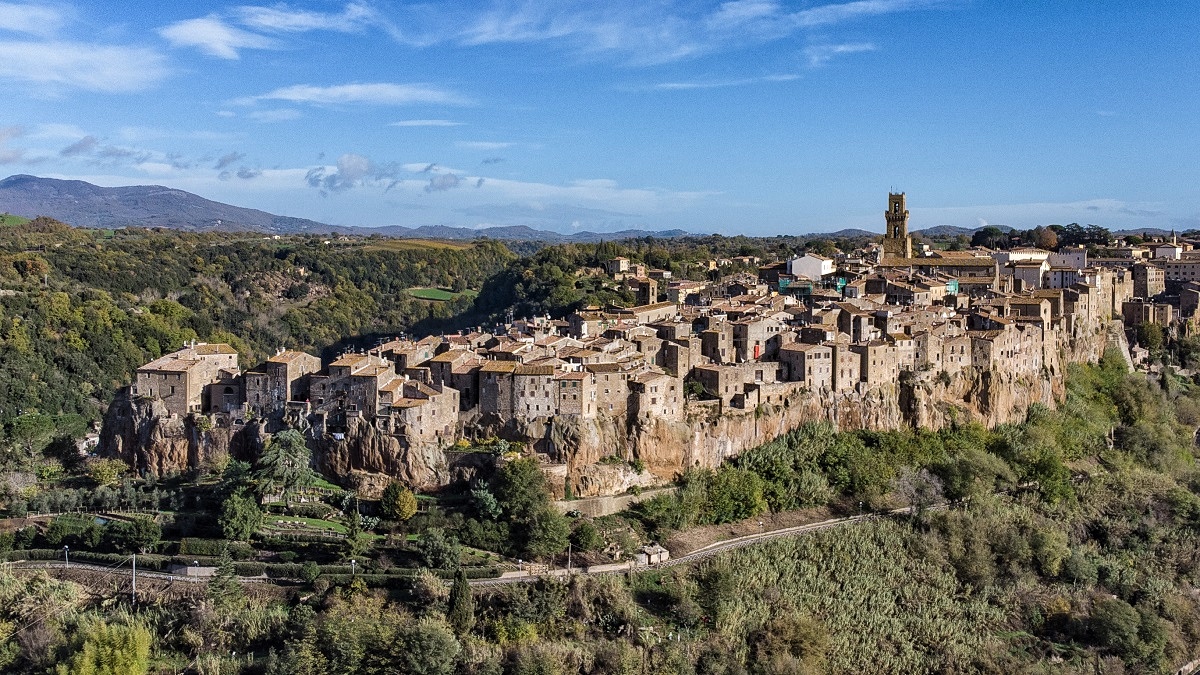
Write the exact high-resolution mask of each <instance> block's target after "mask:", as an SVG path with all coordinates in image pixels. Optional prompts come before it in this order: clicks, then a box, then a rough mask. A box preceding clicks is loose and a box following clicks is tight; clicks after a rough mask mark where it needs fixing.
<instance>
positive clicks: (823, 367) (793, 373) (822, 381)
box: [779, 342, 833, 390]
mask: <svg viewBox="0 0 1200 675" xmlns="http://www.w3.org/2000/svg"><path fill="white" fill-rule="evenodd" d="M779 362H780V363H781V364H783V365H784V372H783V375H784V377H785V379H787V380H789V381H791V382H803V383H804V384H805V386H806V387H808V388H809V389H813V390H816V389H822V388H826V389H832V388H833V347H831V346H829V345H814V344H805V343H803V342H792V343H789V344H786V345H784V346H782V347H780V348H779Z"/></svg>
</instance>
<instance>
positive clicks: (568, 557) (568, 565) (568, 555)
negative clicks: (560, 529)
mask: <svg viewBox="0 0 1200 675" xmlns="http://www.w3.org/2000/svg"><path fill="white" fill-rule="evenodd" d="M570 575H571V542H569V541H568V542H567V576H570Z"/></svg>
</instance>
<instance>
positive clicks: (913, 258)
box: [133, 194, 1200, 446]
mask: <svg viewBox="0 0 1200 675" xmlns="http://www.w3.org/2000/svg"><path fill="white" fill-rule="evenodd" d="M907 218H908V212H907V210H905V208H904V195H903V194H893V195H890V197H889V209H888V211H887V225H888V230H887V232H886V234H885V236H884V238H883V242H882V244H881V245H879V244H876V245H873V246H870V247H868V248H867V249H865V250H862V251H857V252H855V253H853V254H847V255H839V257H838V258H837V259H832V258H825V257H822V256H818V255H814V254H811V253H810V254H806V255H803V256H797V257H795V258H792V259H791V260H787V261H783V262H779V263H775V264H769V265H765V266H761V265H759V263H760V262H761V261H759V260H757V259H751V258H747V259H745V260H738V261H736V262H738V263H742V264H740V265H737V266H735V268H736V269H743V270H744V269H747V268H748V267H747V266H748V265H753V266H754V267H757V268H758V274H757V276H755V275H749V276H747V275H745V274H734V275H728V276H727V277H725V278H724V279H722V280H721V281H717V282H700V281H687V280H674V279H672V278H671V275H670V273H669V272H665V271H663V270H647V269H645V267H644V266H641V265H637V264H635V263H632V262H631V261H629V260H627V259H624V258H615V259H613V260H611V261H608V262H607V264H606V265H605V273H606V274H608V275H610V276H611V277H612V278H613V279H614V280H616V281H619V282H622V283H627V284H630V285H631V287H634V288H636V289H638V296H639V301H640V302H639V304H637V305H636V306H634V307H616V306H610V307H593V308H588V309H584V310H581V311H578V312H575V313H573V314H571V315H569V316H567V317H565V318H563V319H560V320H553V319H551V318H549V317H538V318H534V319H525V320H516V321H512V322H510V323H508V324H506V325H503V326H499V327H497V328H496V329H495V330H490V331H484V330H474V331H469V332H463V333H461V334H456V335H441V336H431V337H426V338H423V339H420V340H410V339H397V340H392V341H388V342H384V343H382V344H379V345H377V346H375V347H374V348H372V349H370V350H367V351H364V352H358V353H345V354H342V355H341V356H340V357H339V358H337V359H336V360H334V361H332V362H330V363H327V364H325V363H322V362H321V360H320V359H319V358H317V357H315V356H312V355H310V354H306V353H303V352H298V351H282V352H280V353H278V354H276V355H275V356H272V357H271V358H269V359H267V360H266V362H264V363H262V364H260V365H258V366H256V367H254V368H253V369H251V370H248V371H245V372H242V371H240V370H239V365H238V361H237V354H236V352H235V351H234V350H233V349H231V348H229V347H228V346H227V345H219V344H193V345H188V346H187V347H185V348H184V349H182V350H180V351H177V352H175V353H172V354H169V355H167V356H164V357H162V358H160V359H156V360H155V361H152V362H151V363H148V364H146V365H145V366H143V367H142V368H140V369H139V370H138V372H137V377H136V382H135V384H134V387H133V393H134V394H135V395H137V396H145V397H151V398H157V399H160V400H161V401H162V402H163V404H164V405H165V406H166V409H167V411H168V413H170V414H173V415H180V416H184V415H188V414H193V413H197V414H215V415H222V416H227V418H228V419H229V420H231V423H238V422H244V421H245V420H246V419H248V418H250V417H253V416H270V415H278V414H285V413H288V412H292V413H298V414H300V415H301V416H302V417H303V418H304V419H306V420H310V421H311V422H312V424H313V425H314V426H315V427H317V428H318V430H321V431H324V432H329V433H334V434H336V433H338V432H339V430H342V429H344V428H346V427H347V426H348V425H349V423H350V421H351V420H353V419H355V418H361V419H364V420H367V421H369V422H370V423H371V424H373V425H375V426H376V427H377V428H378V429H379V430H381V431H383V432H386V433H389V434H393V435H395V436H397V437H399V438H400V439H402V440H403V441H405V442H408V443H410V444H411V443H435V444H439V445H443V446H447V445H449V444H451V443H453V442H455V441H456V440H458V438H460V436H461V435H462V433H463V430H464V428H466V427H467V426H469V425H470V424H473V423H478V422H484V423H506V422H510V421H518V422H521V421H524V422H534V421H537V420H539V419H541V420H543V421H544V420H548V419H550V418H556V417H564V416H574V417H578V418H582V419H594V418H602V417H605V418H615V419H616V420H617V421H620V422H623V423H627V424H636V423H639V422H644V421H649V420H654V419H658V420H666V421H682V420H684V419H686V417H687V416H688V415H689V414H690V413H691V412H693V411H694V410H701V409H703V410H707V411H712V410H714V409H715V410H716V411H718V412H725V411H730V412H736V411H739V410H740V411H748V410H754V409H756V408H758V407H759V406H762V405H785V404H786V402H787V401H788V399H789V397H791V396H792V395H794V394H795V393H797V392H798V391H801V390H808V391H823V392H829V393H835V394H846V395H853V394H856V393H857V394H865V393H866V392H868V391H869V390H871V389H872V388H875V387H879V386H883V385H888V384H894V383H896V382H898V381H901V380H903V378H904V377H905V373H909V374H910V375H911V374H917V373H932V374H933V375H935V376H937V377H941V378H943V379H944V378H947V377H951V378H952V377H954V376H956V375H958V374H961V373H967V374H969V373H970V372H972V371H989V370H991V371H1004V372H1006V373H1012V374H1015V375H1018V376H1019V375H1031V376H1038V375H1041V374H1043V373H1044V372H1045V371H1044V369H1046V368H1048V367H1051V365H1052V364H1054V363H1057V359H1058V354H1059V350H1060V348H1061V347H1062V346H1063V345H1064V344H1066V343H1067V342H1068V341H1071V340H1075V339H1078V338H1080V337H1082V336H1084V335H1086V334H1095V333H1096V332H1099V331H1101V330H1103V329H1104V327H1105V325H1106V324H1107V322H1108V321H1109V320H1110V319H1112V318H1114V317H1117V318H1120V317H1124V318H1125V319H1126V320H1127V321H1128V322H1129V323H1131V324H1136V323H1139V322H1141V321H1156V322H1162V323H1164V325H1169V324H1171V323H1172V322H1174V321H1177V320H1178V317H1179V316H1180V315H1181V312H1180V310H1181V309H1182V315H1184V316H1191V315H1192V314H1194V313H1195V310H1196V307H1197V306H1200V277H1197V273H1200V252H1195V257H1192V255H1190V254H1192V253H1193V252H1191V251H1189V250H1186V249H1185V248H1184V247H1183V246H1181V245H1178V244H1174V243H1172V246H1170V247H1162V246H1159V247H1155V248H1153V249H1148V253H1147V255H1146V256H1140V255H1131V256H1129V257H1114V258H1103V259H1096V260H1088V257H1087V252H1086V250H1084V249H1064V250H1060V251H1059V252H1057V253H1052V252H1050V251H1045V250H1041V249H1020V248H1019V249H1013V250H1009V251H988V250H982V249H976V250H968V251H959V252H947V251H930V250H921V251H917V252H916V253H914V251H913V245H912V241H911V238H910V237H909V235H908V232H907ZM1160 252H1161V253H1160ZM721 262H722V261H718V262H716V263H715V264H716V266H717V267H718V268H719V267H720V263H721ZM724 262H732V261H724ZM1168 288H1169V289H1170V290H1171V292H1172V293H1174V296H1168V294H1167V291H1168ZM660 290H661V292H660ZM664 296H665V299H663V298H664ZM1181 299H1182V303H1183V304H1182V306H1181V304H1180V301H1181ZM1163 308H1165V309H1163Z"/></svg>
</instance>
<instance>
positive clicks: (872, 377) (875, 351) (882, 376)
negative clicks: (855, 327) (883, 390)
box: [850, 340, 900, 387]
mask: <svg viewBox="0 0 1200 675" xmlns="http://www.w3.org/2000/svg"><path fill="white" fill-rule="evenodd" d="M850 351H852V352H854V353H856V354H858V356H859V362H860V364H861V365H860V367H859V370H860V379H861V381H862V382H863V383H865V384H866V385H867V386H868V387H875V386H878V385H881V384H884V383H888V382H896V381H897V379H898V378H899V376H900V364H899V362H898V359H897V356H896V345H895V344H894V343H892V342H888V341H887V340H871V341H870V342H861V343H857V344H852V345H850Z"/></svg>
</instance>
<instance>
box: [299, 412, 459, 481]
mask: <svg viewBox="0 0 1200 675" xmlns="http://www.w3.org/2000/svg"><path fill="white" fill-rule="evenodd" d="M309 438H310V441H309V445H310V446H311V447H313V449H314V451H315V452H314V456H315V459H316V463H317V467H318V469H320V470H321V471H322V472H323V473H326V474H328V475H330V476H338V477H350V476H351V475H354V476H355V484H356V486H357V485H361V486H364V487H366V488H367V491H368V492H370V491H374V490H375V489H376V488H378V489H379V490H382V487H379V486H378V485H377V484H378V483H379V482H382V483H383V485H384V486H386V484H387V481H388V480H391V479H396V480H400V481H402V482H404V483H407V484H409V485H412V486H415V487H419V488H424V489H428V488H433V487H437V486H439V485H444V484H445V483H446V482H447V480H448V478H449V471H448V468H447V464H446V456H445V453H444V452H443V451H442V449H441V448H440V447H438V446H436V445H432V444H423V443H418V444H414V445H412V446H411V447H410V446H407V445H406V444H405V443H403V442H402V441H401V439H399V438H397V437H396V436H393V435H391V434H388V433H385V432H383V431H380V430H379V429H377V428H376V427H375V426H374V425H373V424H371V423H370V422H368V421H367V420H365V419H363V418H361V417H359V418H352V419H349V420H347V421H346V430H345V432H344V433H341V432H339V433H338V434H331V433H324V434H321V435H319V436H317V437H315V438H313V437H312V436H311V433H310V434H309ZM372 475H374V476H386V477H388V478H386V479H383V478H372Z"/></svg>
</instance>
